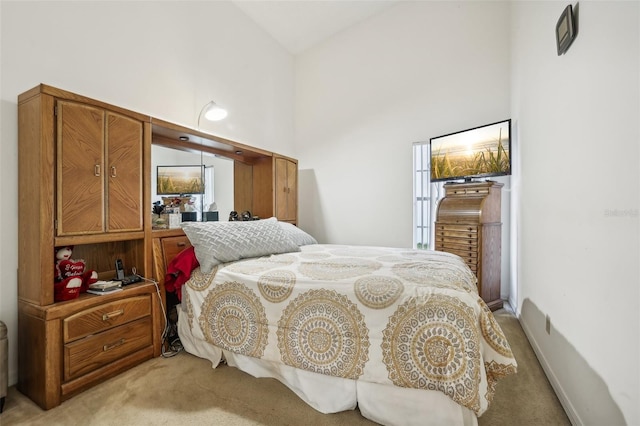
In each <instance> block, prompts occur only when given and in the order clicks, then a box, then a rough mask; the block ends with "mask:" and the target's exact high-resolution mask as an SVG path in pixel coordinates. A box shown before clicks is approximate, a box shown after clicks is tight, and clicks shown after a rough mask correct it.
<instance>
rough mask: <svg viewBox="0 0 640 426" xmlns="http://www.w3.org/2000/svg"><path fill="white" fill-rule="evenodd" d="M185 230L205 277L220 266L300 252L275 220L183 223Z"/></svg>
mask: <svg viewBox="0 0 640 426" xmlns="http://www.w3.org/2000/svg"><path fill="white" fill-rule="evenodd" d="M182 229H183V230H184V233H185V234H186V235H187V237H188V238H189V241H191V244H192V245H193V248H194V250H195V254H196V258H197V259H198V262H199V263H200V269H201V270H202V272H203V273H205V274H208V273H210V272H211V270H212V269H213V267H214V266H216V265H218V264H220V263H226V262H233V261H236V260H240V259H246V258H250V257H260V256H266V255H269V254H278V253H288V252H294V251H300V247H298V245H297V244H296V243H295V242H294V241H292V240H291V238H290V237H289V235H288V234H287V233H286V232H285V231H284V229H283V228H282V227H281V226H280V225H279V224H278V221H277V220H276V218H270V219H264V220H252V221H246V222H245V221H239V222H183V223H182Z"/></svg>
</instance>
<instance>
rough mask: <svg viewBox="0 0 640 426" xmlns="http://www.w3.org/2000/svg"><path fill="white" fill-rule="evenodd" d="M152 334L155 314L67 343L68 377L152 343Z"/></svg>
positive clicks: (65, 370)
mask: <svg viewBox="0 0 640 426" xmlns="http://www.w3.org/2000/svg"><path fill="white" fill-rule="evenodd" d="M152 334H153V330H152V327H151V317H147V318H143V319H139V320H137V321H134V322H130V323H128V324H124V325H121V326H120V327H116V328H112V329H111V330H107V331H104V332H102V333H99V334H94V335H92V336H88V337H85V338H84V339H81V340H77V341H75V342H72V343H68V344H66V345H64V380H65V381H68V380H71V379H75V378H77V377H79V376H82V375H83V374H87V373H89V372H90V371H93V370H95V369H97V368H100V367H102V366H103V365H106V364H108V363H110V362H113V361H115V360H118V359H120V358H122V357H124V356H126V355H129V354H131V353H133V352H135V351H137V350H139V349H143V348H145V347H147V346H151V344H152V341H151V336H152Z"/></svg>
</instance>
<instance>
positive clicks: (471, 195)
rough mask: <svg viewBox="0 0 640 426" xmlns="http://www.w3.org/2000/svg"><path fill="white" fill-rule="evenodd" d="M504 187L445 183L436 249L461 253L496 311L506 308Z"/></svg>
mask: <svg viewBox="0 0 640 426" xmlns="http://www.w3.org/2000/svg"><path fill="white" fill-rule="evenodd" d="M502 186H503V185H502V184H500V183H497V182H492V181H486V182H470V183H460V184H445V185H444V189H445V197H444V198H443V199H442V201H440V204H439V205H438V209H437V215H436V223H435V249H436V250H440V251H446V252H449V253H453V254H457V255H458V256H460V257H461V258H462V259H463V260H464V261H465V262H466V264H467V265H469V267H470V268H471V270H472V271H473V272H474V273H475V274H476V276H477V278H478V292H479V293H480V296H481V297H482V299H483V300H484V301H485V302H486V303H487V305H488V306H489V308H491V309H492V310H495V309H499V308H501V307H502V299H500V276H501V245H502V243H501V241H502V222H501V188H502Z"/></svg>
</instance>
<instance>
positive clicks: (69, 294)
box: [53, 246, 98, 302]
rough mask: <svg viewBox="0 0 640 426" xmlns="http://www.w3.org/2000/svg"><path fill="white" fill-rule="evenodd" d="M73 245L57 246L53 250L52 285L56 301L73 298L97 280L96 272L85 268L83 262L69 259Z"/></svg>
mask: <svg viewBox="0 0 640 426" xmlns="http://www.w3.org/2000/svg"><path fill="white" fill-rule="evenodd" d="M72 252H73V246H65V247H59V248H57V249H56V251H55V257H56V264H55V272H54V274H55V283H54V287H53V290H54V291H53V293H54V299H55V301H56V302H60V301H64V300H71V299H75V298H76V297H78V296H80V293H84V292H86V291H87V289H88V288H89V285H90V284H93V283H95V282H96V281H98V273H97V272H96V271H92V270H85V262H84V260H81V259H71V253H72Z"/></svg>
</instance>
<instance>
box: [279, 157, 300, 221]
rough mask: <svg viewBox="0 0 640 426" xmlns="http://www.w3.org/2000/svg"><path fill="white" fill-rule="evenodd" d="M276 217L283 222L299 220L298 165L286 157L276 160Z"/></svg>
mask: <svg viewBox="0 0 640 426" xmlns="http://www.w3.org/2000/svg"><path fill="white" fill-rule="evenodd" d="M274 175H275V177H274V181H275V190H274V192H275V212H276V214H275V216H276V217H277V218H278V219H279V220H282V221H286V222H292V223H296V222H297V220H298V163H297V162H296V161H295V160H291V159H288V158H284V157H276V158H275V171H274Z"/></svg>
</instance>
